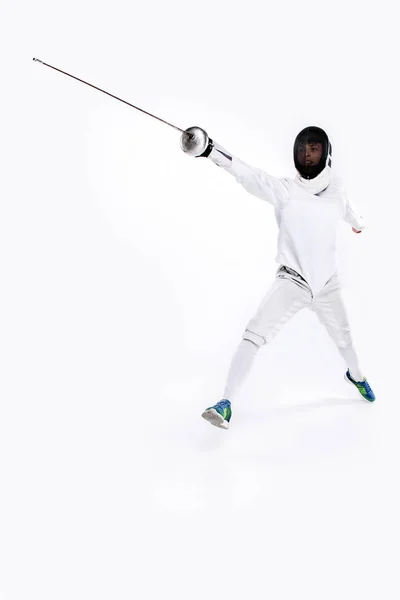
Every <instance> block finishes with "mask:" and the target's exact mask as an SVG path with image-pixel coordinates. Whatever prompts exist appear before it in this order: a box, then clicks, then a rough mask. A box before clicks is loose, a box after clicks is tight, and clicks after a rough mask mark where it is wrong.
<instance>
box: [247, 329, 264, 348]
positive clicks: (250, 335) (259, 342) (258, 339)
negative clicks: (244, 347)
mask: <svg viewBox="0 0 400 600" xmlns="http://www.w3.org/2000/svg"><path fill="white" fill-rule="evenodd" d="M242 338H243V339H244V340H247V341H249V342H252V343H253V344H254V345H255V346H257V347H258V348H261V346H264V344H265V342H266V340H265V338H264V337H262V336H261V335H258V333H254V332H253V331H249V330H248V329H246V331H245V332H244V334H243V335H242Z"/></svg>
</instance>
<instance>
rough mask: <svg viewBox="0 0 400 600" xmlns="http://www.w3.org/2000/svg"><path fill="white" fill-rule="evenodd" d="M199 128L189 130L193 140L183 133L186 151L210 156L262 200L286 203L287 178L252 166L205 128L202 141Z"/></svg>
mask: <svg viewBox="0 0 400 600" xmlns="http://www.w3.org/2000/svg"><path fill="white" fill-rule="evenodd" d="M197 129H199V128H195V127H193V128H190V129H189V130H188V131H189V132H191V130H193V133H192V135H194V137H193V138H192V142H190V141H189V140H188V138H187V137H186V138H185V137H184V136H185V133H184V134H183V135H182V142H181V146H182V149H183V150H184V151H185V152H187V153H188V154H192V155H193V156H197V157H203V158H209V159H210V160H211V161H212V162H213V163H214V164H216V165H217V166H218V167H222V168H223V169H224V170H225V171H227V172H228V173H230V174H231V175H233V176H234V177H235V179H236V181H237V182H238V183H240V184H241V185H242V186H243V187H244V188H245V190H246V191H248V192H249V193H250V194H252V195H253V196H256V197H257V198H260V199H261V200H265V201H266V202H269V203H270V204H272V205H273V206H274V207H275V208H277V207H278V206H280V205H282V204H283V203H284V201H285V200H286V199H287V196H288V189H287V184H286V182H285V180H282V179H278V178H276V177H272V176H271V175H268V174H267V173H265V171H263V170H262V169H258V168H256V167H251V166H250V165H248V164H246V163H245V162H243V161H242V160H240V159H239V158H236V157H235V156H233V155H232V153H231V152H228V151H227V150H225V149H224V148H223V147H222V146H220V145H219V144H217V143H216V142H214V141H213V140H211V139H210V138H209V137H208V135H207V134H206V132H204V131H203V130H200V131H203V133H204V134H205V136H203V137H202V139H201V142H200V140H199V137H197V138H196V135H197V133H198V132H197V131H195V130H197ZM186 135H187V134H186ZM200 135H201V134H200ZM199 142H200V143H199ZM196 144H197V147H196V148H195V153H193V152H192V149H193V148H194V146H195V145H196Z"/></svg>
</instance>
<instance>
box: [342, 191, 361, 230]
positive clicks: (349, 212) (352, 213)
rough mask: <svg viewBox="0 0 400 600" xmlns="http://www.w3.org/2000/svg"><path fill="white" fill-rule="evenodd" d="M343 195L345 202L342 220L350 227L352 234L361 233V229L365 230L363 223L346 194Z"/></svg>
mask: <svg viewBox="0 0 400 600" xmlns="http://www.w3.org/2000/svg"><path fill="white" fill-rule="evenodd" d="M343 193H344V197H345V201H346V206H345V213H344V220H345V221H346V223H348V224H349V225H351V226H352V229H353V231H354V233H361V232H362V231H363V229H365V221H364V219H363V218H362V217H361V216H360V215H359V214H358V212H357V211H356V209H355V207H354V205H353V204H352V202H350V200H349V199H348V197H347V194H346V192H343Z"/></svg>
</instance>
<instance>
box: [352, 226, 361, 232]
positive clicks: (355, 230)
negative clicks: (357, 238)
mask: <svg viewBox="0 0 400 600" xmlns="http://www.w3.org/2000/svg"><path fill="white" fill-rule="evenodd" d="M352 230H353V231H354V233H361V231H358V229H355V227H352Z"/></svg>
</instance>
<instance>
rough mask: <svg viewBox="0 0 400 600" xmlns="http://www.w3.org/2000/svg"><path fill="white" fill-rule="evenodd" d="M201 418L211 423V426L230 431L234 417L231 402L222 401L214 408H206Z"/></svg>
mask: <svg viewBox="0 0 400 600" xmlns="http://www.w3.org/2000/svg"><path fill="white" fill-rule="evenodd" d="M201 416H202V417H203V419H205V420H206V421H208V422H209V423H211V425H215V426H216V427H221V429H228V427H229V421H230V420H231V416H232V409H231V403H230V402H229V400H221V401H220V402H217V404H215V405H214V406H210V408H206V410H205V411H204V412H203V414H202V415H201Z"/></svg>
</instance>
